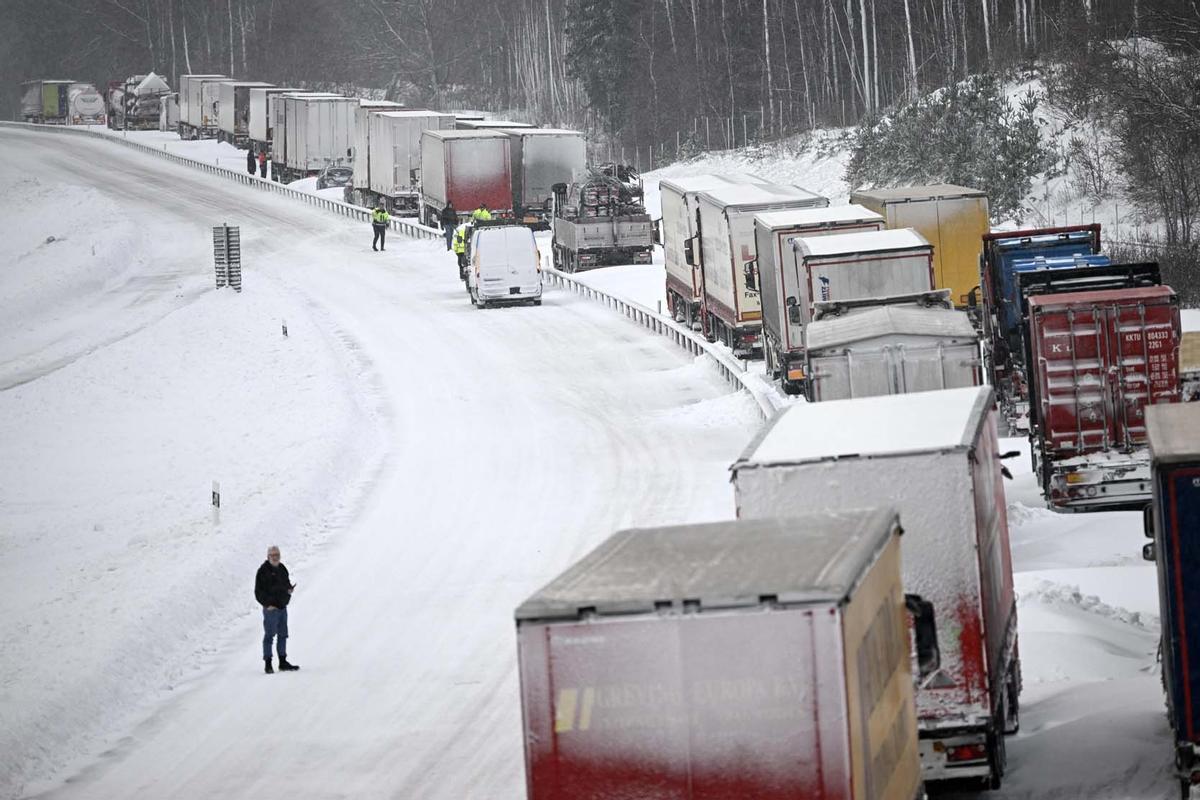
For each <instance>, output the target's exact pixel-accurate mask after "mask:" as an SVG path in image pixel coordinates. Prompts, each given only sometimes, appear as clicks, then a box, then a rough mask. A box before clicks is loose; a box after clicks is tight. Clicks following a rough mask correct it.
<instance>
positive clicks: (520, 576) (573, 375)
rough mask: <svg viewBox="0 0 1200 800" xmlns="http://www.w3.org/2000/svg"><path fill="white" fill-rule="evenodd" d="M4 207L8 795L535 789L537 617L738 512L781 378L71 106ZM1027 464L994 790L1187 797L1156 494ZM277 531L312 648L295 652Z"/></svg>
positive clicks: (4, 793) (650, 281) (598, 278)
mask: <svg viewBox="0 0 1200 800" xmlns="http://www.w3.org/2000/svg"><path fill="white" fill-rule="evenodd" d="M177 148H178V150H179V152H182V153H184V154H188V155H194V156H197V157H202V156H203V152H205V148H208V149H211V143H203V142H200V143H196V142H180V143H177ZM193 150H195V151H196V152H192V151H193ZM694 166H695V165H694ZM695 168H696V169H699V168H700V166H695ZM47 220H49V222H48V221H47ZM226 221H227V222H229V223H230V224H236V225H241V226H242V233H243V238H244V245H245V254H246V255H245V260H246V264H247V267H246V277H245V283H246V291H245V292H244V293H243V294H242V295H240V296H235V295H233V294H232V293H231V292H229V291H228V290H226V291H223V292H214V291H212V290H211V288H210V287H211V282H212V277H211V269H212V267H211V251H210V246H211V245H210V241H209V227H210V226H211V225H214V224H218V223H220V222H226ZM0 224H3V225H4V228H5V229H4V236H2V237H0V266H7V267H8V271H6V272H0V642H2V643H3V647H2V648H0V798H5V799H6V798H8V797H20V796H27V795H30V794H33V795H37V796H45V797H54V798H60V797H61V798H107V797H113V798H118V797H119V798H128V797H139V798H159V797H183V798H192V797H195V798H201V797H205V798H207V797H214V796H221V797H256V798H257V797H262V796H274V795H281V796H292V797H297V798H323V797H355V798H358V797H394V798H404V799H405V800H407V799H408V798H455V800H459V799H460V798H482V799H483V800H491V799H492V798H496V799H497V800H507V799H508V798H515V797H521V796H523V763H522V759H521V751H520V710H519V705H518V700H517V693H516V674H515V642H514V636H513V629H512V623H511V611H512V608H513V607H514V606H515V605H516V604H517V603H518V602H519V601H520V600H522V599H524V597H525V596H526V595H528V594H529V593H530V592H532V591H533V590H534V589H535V588H536V587H538V586H539V585H541V584H542V583H543V582H544V581H545V580H547V579H548V578H549V577H551V576H552V575H553V574H555V573H556V572H557V571H558V570H560V569H561V568H562V567H564V566H566V565H567V564H568V563H570V562H571V561H573V560H574V559H575V558H577V557H578V556H579V555H581V554H582V553H583V552H585V551H586V550H587V549H589V548H590V547H591V546H592V545H594V544H595V543H596V542H598V541H599V540H600V539H602V538H603V537H604V536H606V535H607V534H608V533H609V532H611V531H612V530H614V529H616V528H618V527H622V526H626V525H649V524H658V523H665V522H678V521H686V520H703V519H717V518H722V517H728V516H731V515H732V513H733V508H732V493H731V490H730V488H729V485H728V482H727V473H726V467H727V465H728V464H729V463H730V462H731V461H732V460H733V458H734V457H735V456H736V455H737V454H738V453H739V452H740V450H741V448H742V446H743V445H744V444H745V442H746V441H747V440H748V439H749V438H750V436H751V435H752V434H753V432H754V430H755V429H756V428H757V427H758V419H757V413H756V411H755V410H754V407H753V404H752V401H751V400H750V399H749V398H748V397H746V396H745V394H744V393H743V394H741V395H734V394H729V393H728V390H727V387H726V386H725V385H724V384H723V383H722V382H721V381H720V379H719V378H718V377H717V376H716V374H715V373H714V372H712V371H710V370H709V369H708V368H707V367H706V366H705V365H704V364H703V363H702V362H693V361H692V360H691V359H690V358H688V357H685V356H684V355H683V354H681V353H680V352H678V351H677V350H675V349H673V348H672V347H670V346H669V345H668V344H667V342H666V340H664V339H661V338H657V337H655V336H652V335H649V334H647V333H646V332H644V331H643V330H642V329H640V328H638V327H636V326H635V325H633V324H632V323H630V322H628V321H626V320H624V319H623V318H621V317H619V316H617V315H615V314H612V313H611V312H609V311H607V310H606V309H605V308H604V307H603V306H600V305H596V304H592V303H589V302H588V301H585V300H581V299H578V298H577V297H576V296H574V295H571V294H567V293H560V292H551V293H549V294H547V296H546V302H545V305H544V306H543V307H541V308H520V309H507V310H497V311H487V312H479V311H476V310H474V309H473V308H471V307H470V305H469V303H468V302H467V300H466V296H465V294H464V293H463V291H462V289H461V285H460V284H459V283H458V281H457V278H456V275H455V270H454V267H453V266H452V263H451V261H450V260H449V258H448V257H447V256H446V254H445V253H444V251H442V250H441V248H440V247H439V246H438V244H436V243H413V242H405V241H404V240H402V239H393V241H392V244H391V247H390V248H389V251H388V253H386V254H375V253H372V252H371V251H370V248H369V246H368V238H369V234H368V233H367V232H366V231H365V230H363V226H361V225H357V224H355V223H351V222H347V221H345V220H342V219H340V218H336V217H331V216H329V215H326V214H324V213H319V212H317V211H316V210H314V209H311V208H309V207H307V206H305V205H302V204H298V203H294V202H292V201H289V200H286V199H284V198H279V197H275V196H271V195H265V194H263V193H259V192H255V191H253V190H250V189H247V188H245V187H241V186H238V185H231V184H229V183H227V182H225V181H222V180H220V179H217V178H213V177H210V176H207V175H205V174H203V173H198V172H196V171H192V170H188V169H185V168H182V167H177V166H174V165H172V164H170V163H167V162H165V161H161V160H158V159H151V158H147V157H144V156H141V155H139V154H137V153H135V152H131V151H128V150H126V149H124V148H121V147H118V146H114V145H112V144H110V143H104V142H92V141H85V140H76V139H74V138H73V137H72V138H70V139H68V138H67V137H65V136H56V135H53V134H49V133H21V132H17V131H15V130H12V129H0ZM51 235H52V236H53V237H54V239H53V240H50V236H51ZM583 277H584V278H586V280H587V282H589V283H591V284H593V285H598V286H601V287H604V288H606V289H608V290H610V291H613V292H615V293H617V294H622V295H624V296H627V297H629V298H631V299H634V300H637V301H639V302H643V303H644V304H646V305H648V306H650V307H653V306H654V304H655V302H656V298H657V296H658V292H660V291H661V286H662V282H661V281H662V278H661V272H658V273H655V272H654V268H646V267H637V268H613V269H612V270H611V271H597V272H596V273H589V274H586V275H585V276H583ZM1193 313H1195V312H1193ZM284 320H286V321H287V324H288V328H289V334H290V335H289V337H288V338H287V339H284V338H283V337H282V336H281V335H280V328H281V324H282V322H283V321H284ZM1011 448H1021V449H1023V450H1027V445H1026V443H1024V442H1023V441H1018V440H1008V441H1006V442H1005V443H1004V446H1003V448H1002V449H1011ZM1009 464H1010V466H1011V467H1013V471H1014V472H1015V473H1016V480H1015V481H1013V482H1011V483H1009V484H1008V485H1007V486H1006V490H1007V495H1008V502H1009V520H1010V527H1011V538H1012V548H1013V557H1014V569H1015V571H1016V573H1017V574H1016V576H1015V579H1016V586H1017V590H1018V593H1019V595H1020V607H1019V616H1020V636H1021V652H1022V658H1023V666H1024V673H1025V692H1024V694H1023V697H1022V706H1023V708H1022V731H1021V733H1020V734H1018V735H1017V736H1016V737H1013V738H1012V739H1010V740H1009V745H1008V752H1009V775H1008V778H1007V780H1006V782H1005V785H1004V787H1003V789H1002V790H1001V791H999V792H995V793H991V794H988V795H984V796H986V797H989V798H994V800H1008V798H1014V799H1015V798H1022V800H1026V799H1027V800H1035V799H1037V798H1048V797H1053V798H1062V799H1066V798H1080V799H1081V800H1082V798H1089V799H1090V798H1107V799H1109V800H1120V799H1121V798H1138V799H1139V800H1151V799H1153V800H1158V799H1159V798H1162V799H1163V800H1166V798H1172V797H1175V796H1177V789H1176V787H1175V784H1174V781H1173V779H1172V777H1171V765H1170V761H1171V749H1170V742H1169V732H1168V729H1167V725H1166V718H1165V714H1164V713H1163V705H1162V696H1161V690H1160V688H1159V676H1158V674H1157V666H1156V664H1155V647H1156V644H1157V639H1158V620H1157V598H1156V595H1155V590H1154V585H1155V584H1154V574H1153V568H1152V567H1150V566H1148V565H1146V564H1145V563H1144V562H1142V561H1141V560H1140V547H1141V543H1142V541H1144V540H1143V538H1142V534H1141V522H1140V517H1139V515H1138V514H1135V513H1129V512H1125V513H1104V514H1094V515H1078V516H1071V515H1066V516H1064V515H1058V514H1054V513H1052V512H1049V511H1047V510H1045V509H1044V508H1043V507H1042V503H1041V500H1040V498H1039V496H1038V492H1037V488H1036V485H1035V482H1034V480H1033V476H1032V475H1031V474H1030V472H1029V462H1028V459H1027V457H1023V458H1021V459H1017V460H1015V461H1013V462H1009ZM216 478H220V479H221V481H222V497H223V508H222V517H221V524H220V526H219V527H217V526H214V525H213V523H212V520H211V518H210V514H209V509H208V506H207V493H208V491H209V481H211V480H212V479H216ZM269 543H276V544H279V545H280V546H281V547H282V549H283V555H284V561H285V562H286V563H287V564H288V565H289V567H291V569H292V570H293V578H294V579H295V580H296V581H298V583H299V587H298V589H297V594H296V598H295V602H294V606H293V613H292V619H291V623H292V633H293V638H292V643H291V647H290V650H291V654H292V655H293V657H294V660H295V661H297V662H298V663H300V664H302V666H303V669H302V670H301V672H299V673H298V674H292V675H274V676H270V677H268V676H264V675H262V674H261V662H260V661H259V644H258V640H259V636H260V633H259V621H258V614H257V608H256V607H255V605H254V603H253V601H252V599H251V596H250V584H251V580H252V574H253V571H254V569H255V568H256V567H257V565H258V563H259V562H260V561H261V559H262V556H263V552H264V549H265V546H266V545H267V544H269ZM954 796H955V797H963V798H967V797H978V796H979V795H978V794H977V793H973V792H972V793H962V794H961V795H959V794H956V795H954Z"/></svg>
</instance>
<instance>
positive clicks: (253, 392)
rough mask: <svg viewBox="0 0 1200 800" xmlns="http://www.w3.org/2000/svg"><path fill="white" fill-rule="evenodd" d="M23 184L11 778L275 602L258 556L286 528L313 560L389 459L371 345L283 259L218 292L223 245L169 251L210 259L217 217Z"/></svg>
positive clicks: (12, 470)
mask: <svg viewBox="0 0 1200 800" xmlns="http://www.w3.org/2000/svg"><path fill="white" fill-rule="evenodd" d="M0 180H2V185H0V198H3V199H2V200H0V213H3V214H5V215H6V219H7V220H8V221H10V222H13V224H12V225H11V226H6V236H5V237H0V263H4V264H5V266H6V268H5V269H4V271H3V272H0V342H2V343H3V344H2V345H0V348H2V349H0V377H3V378H5V379H6V382H5V383H4V384H3V386H0V389H3V390H2V391H0V516H2V518H3V520H4V522H3V525H2V526H0V585H2V586H4V591H3V594H2V595H0V641H3V642H4V646H3V648H0V675H3V676H4V679H3V683H2V684H0V797H9V796H12V795H13V794H14V793H19V792H20V787H21V785H22V784H23V783H24V782H25V781H26V780H28V779H31V778H36V777H37V776H39V775H42V774H45V771H47V770H49V769H51V768H54V767H58V766H61V758H62V756H63V754H64V753H66V752H70V751H73V750H75V751H78V749H79V748H80V747H81V746H82V745H83V743H85V742H89V741H92V739H93V737H95V736H96V735H97V734H98V733H102V732H105V731H107V730H108V727H107V726H108V725H109V724H110V723H111V721H112V720H114V719H117V718H120V716H121V715H122V714H124V713H127V712H129V711H131V710H132V709H134V708H137V707H139V706H140V705H143V704H146V703H148V702H150V701H151V700H152V699H153V698H154V697H156V696H157V694H158V692H160V691H162V690H169V689H171V688H172V687H173V686H175V685H177V684H178V683H179V682H180V681H181V680H186V679H187V677H188V676H189V674H191V673H192V671H193V668H192V667H190V666H184V667H182V668H180V667H179V665H180V664H188V662H189V661H190V660H192V659H196V658H200V657H202V656H203V654H204V653H207V652H212V649H213V645H212V641H213V640H214V638H217V637H218V636H219V633H220V631H221V630H222V629H223V628H224V627H225V626H226V625H228V624H229V623H230V621H231V620H234V619H236V618H238V617H242V616H244V615H245V614H246V613H247V609H250V608H254V607H255V606H254V603H253V598H252V596H251V593H250V589H251V581H252V578H253V576H252V574H250V573H248V572H247V570H248V569H250V570H251V571H252V567H253V565H254V564H256V563H257V562H258V560H260V559H261V557H262V555H263V553H264V552H265V548H266V546H267V544H269V543H276V544H278V545H279V546H280V547H281V548H283V552H284V555H285V559H286V560H287V562H288V563H289V564H290V565H293V566H294V567H298V568H301V569H302V568H303V564H304V559H305V555H306V553H308V552H309V551H311V550H312V549H313V548H315V547H316V546H318V545H319V544H320V543H321V542H322V541H324V540H325V539H327V538H328V537H329V536H330V535H331V533H332V532H334V531H336V530H337V529H338V528H339V526H341V525H342V524H344V521H345V517H346V516H347V515H348V514H349V512H350V510H352V509H353V507H354V504H355V502H356V497H357V495H358V493H359V492H360V490H361V489H362V487H363V484H364V481H366V480H367V479H368V478H369V476H370V475H371V474H372V471H373V470H374V469H375V467H376V465H377V463H378V460H379V458H380V457H381V456H380V452H379V448H378V445H377V437H376V434H375V431H376V430H377V426H378V412H377V410H376V409H375V408H374V403H375V399H374V394H375V390H373V389H371V388H370V377H369V375H368V374H367V373H368V372H369V363H368V362H366V360H365V358H364V357H362V356H355V355H352V354H351V353H350V352H349V350H348V349H347V347H346V344H345V343H344V342H343V341H342V340H341V339H340V338H339V336H338V335H337V330H336V328H335V326H333V325H332V324H331V323H330V322H329V321H328V320H327V319H324V318H323V317H322V316H321V315H320V312H318V311H316V310H314V309H313V308H311V307H310V306H309V305H308V304H307V303H306V302H305V301H304V299H303V298H301V297H298V296H296V295H294V294H293V293H291V292H289V291H287V290H285V289H283V288H282V287H281V286H280V285H278V284H276V283H274V282H273V281H271V280H270V279H269V278H268V277H267V276H266V275H263V274H261V273H254V276H253V280H252V281H248V282H247V287H246V290H245V291H244V292H243V293H242V294H240V295H238V294H235V293H233V292H232V290H229V289H225V290H222V291H220V292H218V291H216V290H215V289H214V288H213V287H212V277H211V265H210V264H209V263H208V261H207V255H206V257H205V259H204V260H203V261H201V262H200V263H199V264H198V265H195V264H193V271H192V272H187V271H180V272H172V273H168V274H167V277H166V279H165V280H159V279H158V278H159V277H160V273H158V272H157V270H158V269H159V268H160V266H161V265H160V264H159V263H158V259H157V257H156V256H158V255H162V256H163V257H164V258H165V257H167V256H168V255H169V251H171V250H175V251H179V250H184V251H187V250H192V251H196V248H198V252H201V253H206V254H207V252H208V249H209V248H210V247H211V244H206V243H205V242H204V241H203V240H204V237H203V234H202V233H199V232H198V231H202V230H203V229H202V228H197V229H194V228H193V227H189V226H183V225H174V226H167V225H164V224H163V222H162V219H161V218H159V217H156V216H154V215H153V214H151V213H143V212H139V211H137V210H136V209H137V207H136V206H133V205H129V206H126V207H124V208H121V207H118V206H117V205H116V204H115V203H114V201H113V199H112V198H110V197H109V196H107V195H105V194H104V193H103V192H101V191H97V190H95V189H90V188H85V187H81V186H72V185H68V184H62V183H54V182H51V181H42V180H39V179H32V178H30V179H25V178H16V179H14V178H13V176H12V174H11V172H9V171H8V170H5V172H4V173H3V174H2V175H0ZM51 236H53V237H54V238H53V240H52V241H50V237H51ZM197 239H198V240H199V241H195V240H197ZM201 276H203V277H201ZM130 285H136V286H137V287H138V288H136V289H134V290H132V291H127V289H128V287H129V286H130ZM160 295H161V296H163V297H165V298H166V299H165V300H163V301H162V302H159V300H158V296H160ZM113 297H117V298H119V302H116V303H115V304H114V303H113ZM127 299H128V300H129V305H128V306H126V300H127ZM92 308H94V309H98V310H99V311H98V312H97V314H95V315H94V316H88V310H89V309H92ZM148 308H154V309H156V311H155V313H154V314H151V315H144V314H143V313H142V310H143V309H148ZM284 319H286V320H287V321H288V326H289V333H290V335H289V336H288V337H287V338H284V337H283V335H282V332H281V331H282V328H281V323H282V320H284ZM81 320H83V321H84V322H86V323H87V324H85V325H83V326H82V327H81V326H80V321H81ZM58 336H61V337H65V338H66V339H67V340H69V342H70V343H71V348H73V349H72V350H71V351H70V353H71V357H70V358H59V354H60V353H65V352H67V351H65V350H62V349H61V348H60V347H59V344H58V343H57V342H56V341H55V340H54V337H58ZM48 354H49V355H48ZM214 480H218V481H220V484H221V503H222V510H221V517H220V520H219V522H217V521H216V520H214V517H213V514H212V509H211V506H210V492H211V488H212V481H214ZM247 565H251V566H250V567H247Z"/></svg>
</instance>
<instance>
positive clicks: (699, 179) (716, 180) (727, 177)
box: [658, 172, 767, 194]
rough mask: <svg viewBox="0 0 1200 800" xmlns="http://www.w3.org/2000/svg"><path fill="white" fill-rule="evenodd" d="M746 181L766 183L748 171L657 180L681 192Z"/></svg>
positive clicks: (697, 190) (736, 184)
mask: <svg viewBox="0 0 1200 800" xmlns="http://www.w3.org/2000/svg"><path fill="white" fill-rule="evenodd" d="M747 183H767V181H765V180H763V179H762V178H760V177H758V176H757V175H752V174H750V173H749V172H724V173H720V174H712V173H710V174H708V175H688V176H686V177H679V178H663V179H662V180H660V181H659V182H658V185H659V186H666V187H667V188H669V189H674V190H675V191H677V192H679V193H681V194H682V193H683V192H703V191H706V190H708V189H715V188H717V187H718V186H730V185H734V186H740V185H742V184H747Z"/></svg>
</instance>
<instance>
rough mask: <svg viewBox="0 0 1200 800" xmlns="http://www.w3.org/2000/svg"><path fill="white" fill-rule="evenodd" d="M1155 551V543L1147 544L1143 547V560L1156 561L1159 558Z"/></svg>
mask: <svg viewBox="0 0 1200 800" xmlns="http://www.w3.org/2000/svg"><path fill="white" fill-rule="evenodd" d="M1155 550H1156V548H1155V546H1154V542H1146V543H1145V544H1144V545H1142V558H1143V559H1144V560H1146V561H1154V560H1155V559H1156V558H1157V556H1158V553H1156V552H1155Z"/></svg>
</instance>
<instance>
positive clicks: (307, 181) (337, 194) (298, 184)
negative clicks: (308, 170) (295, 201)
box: [288, 178, 346, 201]
mask: <svg viewBox="0 0 1200 800" xmlns="http://www.w3.org/2000/svg"><path fill="white" fill-rule="evenodd" d="M288 186H289V187H291V188H292V189H295V190H296V191H299V192H307V193H308V194H315V195H316V196H317V197H324V198H325V199H326V200H338V201H342V200H345V199H346V192H345V190H344V189H343V188H342V187H341V186H334V187H331V188H329V189H318V188H317V179H316V178H301V179H300V180H298V181H292V182H291V183H289V184H288Z"/></svg>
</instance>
